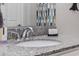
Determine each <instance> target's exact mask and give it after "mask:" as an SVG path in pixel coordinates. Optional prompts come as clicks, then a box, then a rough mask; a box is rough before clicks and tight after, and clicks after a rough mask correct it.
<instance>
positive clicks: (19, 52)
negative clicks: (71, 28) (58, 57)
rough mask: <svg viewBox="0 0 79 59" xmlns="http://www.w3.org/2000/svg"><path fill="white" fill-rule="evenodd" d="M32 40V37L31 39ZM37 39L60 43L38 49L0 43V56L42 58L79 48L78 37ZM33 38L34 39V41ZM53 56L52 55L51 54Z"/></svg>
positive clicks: (62, 36) (45, 36) (63, 36)
mask: <svg viewBox="0 0 79 59" xmlns="http://www.w3.org/2000/svg"><path fill="white" fill-rule="evenodd" d="M33 38H34V37H33ZM35 38H39V39H52V40H59V41H61V44H60V45H57V46H50V47H40V48H29V47H18V46H15V44H12V42H8V43H5V42H3V43H1V42H0V55H2V56H34V55H36V56H44V55H51V54H53V53H57V52H61V51H63V50H66V49H70V48H71V49H72V48H76V47H79V41H78V39H79V37H77V36H75V37H73V36H71V35H59V36H58V37H48V36H47V35H44V36H37V37H35ZM35 38H34V39H35ZM53 55H54V54H53Z"/></svg>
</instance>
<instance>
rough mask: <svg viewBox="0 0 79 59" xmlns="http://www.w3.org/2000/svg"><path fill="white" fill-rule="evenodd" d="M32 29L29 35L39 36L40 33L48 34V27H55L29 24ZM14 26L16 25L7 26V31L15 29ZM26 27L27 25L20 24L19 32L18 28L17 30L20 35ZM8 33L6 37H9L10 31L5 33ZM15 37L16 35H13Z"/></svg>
mask: <svg viewBox="0 0 79 59" xmlns="http://www.w3.org/2000/svg"><path fill="white" fill-rule="evenodd" d="M31 27H32V28H33V30H34V32H33V33H32V35H31V36H40V35H47V34H48V29H49V28H56V26H50V27H49V26H31ZM16 28H18V27H8V31H16ZM25 28H27V26H22V27H20V30H21V31H20V32H19V30H17V32H18V33H19V34H20V36H21V35H22V33H23V30H24V29H25ZM7 34H8V37H7V38H8V39H9V37H10V33H7ZM14 36H16V35H13V37H14ZM14 38H16V37H14Z"/></svg>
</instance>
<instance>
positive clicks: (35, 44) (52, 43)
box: [16, 39, 61, 47]
mask: <svg viewBox="0 0 79 59" xmlns="http://www.w3.org/2000/svg"><path fill="white" fill-rule="evenodd" d="M59 44H61V42H60V41H57V40H47V39H46V40H30V41H24V42H20V43H17V44H16V46H19V47H49V46H56V45H59Z"/></svg>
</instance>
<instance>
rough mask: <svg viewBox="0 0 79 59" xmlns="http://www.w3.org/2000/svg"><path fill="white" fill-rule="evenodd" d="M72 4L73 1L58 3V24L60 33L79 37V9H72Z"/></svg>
mask: <svg viewBox="0 0 79 59" xmlns="http://www.w3.org/2000/svg"><path fill="white" fill-rule="evenodd" d="M71 6H72V4H71V3H58V4H56V25H57V28H58V30H59V33H60V34H64V35H67V36H68V35H69V36H72V37H79V11H77V12H74V11H70V10H69V8H70V7H71ZM78 7H79V5H78Z"/></svg>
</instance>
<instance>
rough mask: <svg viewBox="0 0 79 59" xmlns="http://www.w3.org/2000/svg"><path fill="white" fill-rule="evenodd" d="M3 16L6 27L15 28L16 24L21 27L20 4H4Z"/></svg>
mask: <svg viewBox="0 0 79 59" xmlns="http://www.w3.org/2000/svg"><path fill="white" fill-rule="evenodd" d="M3 9H4V11H3V14H4V15H5V16H4V18H5V21H6V23H7V26H17V25H18V24H21V25H22V18H23V16H22V15H23V14H22V12H23V11H22V10H23V8H22V4H19V3H5V4H4V7H3V8H2V10H3Z"/></svg>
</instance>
